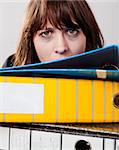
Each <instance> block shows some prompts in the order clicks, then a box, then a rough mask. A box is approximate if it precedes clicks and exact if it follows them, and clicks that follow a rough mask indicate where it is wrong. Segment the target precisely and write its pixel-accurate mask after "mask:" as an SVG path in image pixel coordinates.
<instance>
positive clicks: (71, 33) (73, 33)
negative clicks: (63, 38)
mask: <svg viewBox="0 0 119 150" xmlns="http://www.w3.org/2000/svg"><path fill="white" fill-rule="evenodd" d="M80 30H81V29H67V31H66V32H67V34H68V36H71V37H75V36H77V35H78V34H79V33H80Z"/></svg>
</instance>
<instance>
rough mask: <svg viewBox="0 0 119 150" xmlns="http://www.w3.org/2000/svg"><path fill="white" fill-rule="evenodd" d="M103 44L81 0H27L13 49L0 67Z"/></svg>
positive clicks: (40, 59) (94, 47) (66, 53)
mask: <svg viewBox="0 0 119 150" xmlns="http://www.w3.org/2000/svg"><path fill="white" fill-rule="evenodd" d="M103 45H104V40H103V36H102V34H101V31H100V29H99V27H98V24H97V22H96V20H95V18H94V15H93V13H92V11H91V9H90V7H89V6H88V4H87V2H86V1H85V0H75V1H69V0H64V1H50V0H31V1H30V3H29V5H28V9H27V14H26V18H25V21H24V26H23V30H22V33H21V38H20V41H19V43H18V46H17V49H16V53H15V54H14V55H12V56H10V57H9V58H8V59H7V60H6V62H5V64H4V65H3V67H10V66H20V65H25V64H31V63H38V62H43V61H51V60H56V59H61V58H65V57H68V56H72V55H76V54H79V53H83V52H85V51H89V50H92V49H96V48H99V47H103Z"/></svg>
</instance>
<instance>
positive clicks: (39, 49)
mask: <svg viewBox="0 0 119 150" xmlns="http://www.w3.org/2000/svg"><path fill="white" fill-rule="evenodd" d="M33 43H34V47H35V50H36V53H37V55H38V57H39V58H40V57H43V56H45V55H46V54H47V52H48V49H49V48H48V47H47V45H46V44H45V43H43V42H41V41H40V39H39V36H37V35H36V36H35V37H34V38H33Z"/></svg>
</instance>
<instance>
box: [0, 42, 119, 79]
mask: <svg viewBox="0 0 119 150" xmlns="http://www.w3.org/2000/svg"><path fill="white" fill-rule="evenodd" d="M118 68H119V45H110V46H107V47H104V48H98V49H96V50H92V51H89V52H85V53H82V54H78V55H75V56H70V57H67V58H65V59H60V60H55V61H50V62H42V63H36V64H29V65H24V66H17V67H9V68H3V69H0V76H27V77H53V78H57V77H58V78H60V77H61V78H62V77H63V78H86V79H98V77H97V73H96V71H97V69H101V70H105V72H106V80H116V81H119V71H118Z"/></svg>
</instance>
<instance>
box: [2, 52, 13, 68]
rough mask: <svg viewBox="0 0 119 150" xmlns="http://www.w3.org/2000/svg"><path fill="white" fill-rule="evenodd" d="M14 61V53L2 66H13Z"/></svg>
mask: <svg viewBox="0 0 119 150" xmlns="http://www.w3.org/2000/svg"><path fill="white" fill-rule="evenodd" d="M13 63H14V54H13V55H10V56H9V57H8V58H7V59H6V60H5V62H4V64H3V66H2V68H6V67H12V66H13Z"/></svg>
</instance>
